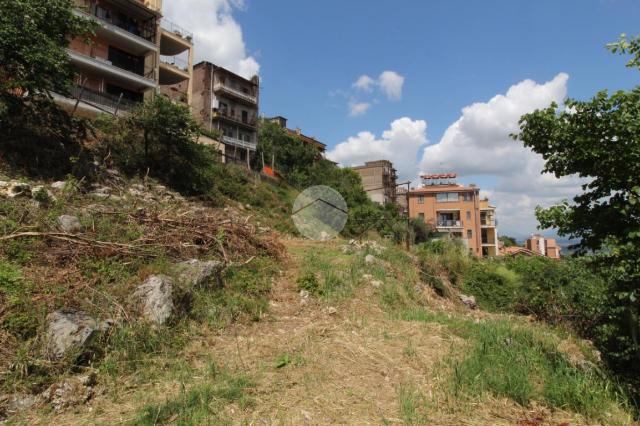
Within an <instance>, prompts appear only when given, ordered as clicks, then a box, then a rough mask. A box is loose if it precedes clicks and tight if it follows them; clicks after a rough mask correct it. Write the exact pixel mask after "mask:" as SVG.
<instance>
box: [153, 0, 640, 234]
mask: <svg viewBox="0 0 640 426" xmlns="http://www.w3.org/2000/svg"><path fill="white" fill-rule="evenodd" d="M165 2H166V3H169V5H170V7H171V3H174V5H173V8H174V10H172V11H171V13H170V15H174V17H175V19H178V20H180V21H181V22H178V23H179V24H181V25H186V26H187V27H188V26H189V25H190V24H192V25H193V26H194V27H195V30H196V31H195V32H196V55H197V56H198V57H199V58H205V59H209V60H213V61H217V62H219V63H220V62H222V65H226V66H229V67H231V68H234V67H235V69H236V71H238V72H245V73H251V72H253V71H256V70H258V69H259V73H260V76H261V78H262V92H261V105H260V108H261V112H262V113H263V114H265V115H268V116H269V115H283V116H285V117H287V118H288V119H289V124H290V127H301V128H302V129H303V131H304V132H305V133H306V134H309V135H313V136H316V137H317V138H318V139H319V140H321V141H322V142H324V143H326V144H327V145H328V146H329V147H330V149H332V150H331V152H330V155H331V156H333V157H334V159H336V160H338V161H339V162H340V163H342V164H346V165H348V164H349V163H358V162H361V161H362V160H364V159H366V158H369V157H367V156H370V159H378V157H380V156H383V155H385V154H387V153H388V156H390V157H392V158H391V159H392V160H395V161H396V162H397V163H398V165H399V168H400V173H401V175H403V177H405V178H411V179H414V180H415V177H416V176H417V175H418V173H419V172H420V171H426V172H438V171H449V170H444V169H453V170H450V171H457V172H459V173H460V175H461V179H460V180H461V181H462V182H466V183H469V182H474V183H477V184H479V185H481V187H482V188H483V189H485V190H486V192H485V193H486V195H488V196H490V197H491V199H492V200H493V201H494V204H496V206H497V207H498V213H499V215H500V216H501V217H502V218H503V222H502V223H504V227H505V229H504V230H505V232H508V233H513V234H518V235H526V234H527V233H530V232H533V231H534V230H535V219H534V218H533V214H532V210H533V208H534V207H535V205H537V204H542V205H549V204H551V203H553V202H556V201H558V200H559V199H562V198H566V197H570V196H571V195H573V194H574V193H575V192H576V191H577V188H578V184H579V183H580V182H579V181H577V180H575V179H574V180H571V179H569V180H567V181H558V182H556V181H555V180H552V179H549V178H544V179H542V178H539V177H538V176H537V175H539V172H540V170H539V169H540V168H541V163H540V161H539V159H536V158H534V157H535V156H534V155H533V154H531V153H527V152H525V151H524V150H523V149H521V148H514V147H513V146H512V144H515V143H516V142H511V141H508V138H506V135H507V134H508V133H509V132H510V131H513V130H514V125H515V123H516V122H517V117H519V115H520V114H521V113H524V112H528V111H530V110H532V109H534V108H539V107H542V106H544V105H546V104H548V103H549V102H550V101H551V100H558V101H562V99H564V97H565V96H566V95H568V96H570V97H574V98H586V97H589V96H591V95H593V94H594V93H595V92H596V91H598V90H601V89H604V88H608V89H611V90H615V89H628V88H630V87H633V86H634V85H636V84H637V82H638V73H637V72H636V71H633V70H630V69H627V68H625V67H624V63H625V58H623V57H620V56H614V55H612V54H610V53H608V52H607V51H606V50H605V48H604V45H605V43H607V42H610V41H614V40H616V39H617V37H618V35H619V34H620V33H623V32H626V33H627V34H636V33H640V29H639V25H638V22H640V1H637V0H580V1H578V0H571V1H569V0H566V1H565V0H555V1H551V0H544V1H535V2H534V1H517V0H509V1H507V0H500V1H490V0H485V1H471V0H468V1H462V0H453V1H452V0H447V1H444V0H443V1H399V0H396V1H390V0H375V1H373V0H369V1H365V0H349V1H346V0H342V1H337V0H322V1H310V0H270V1H267V0H183V1H178V0H165ZM188 3H192V4H193V5H192V6H196V4H197V5H198V6H199V7H200V6H203V5H204V6H210V7H211V8H212V13H213V14H214V16H215V22H204V21H202V20H203V19H205V17H206V16H207V14H206V13H205V14H202V13H198V16H196V14H195V12H193V10H194V7H190V9H191V11H192V12H191V14H189V13H186V12H183V11H182V10H183V9H184V8H185V7H186V6H187V4H188ZM200 15H201V16H200ZM203 16H204V17H203ZM184 21H187V22H184ZM189 21H191V22H189ZM229 46H232V47H233V49H231V48H226V47H229ZM384 71H392V72H394V73H395V74H396V75H398V76H401V77H403V78H404V84H403V85H402V90H401V98H400V99H399V100H391V99H389V97H388V96H386V95H385V94H384V93H383V92H382V90H381V88H380V87H379V85H377V84H376V83H374V84H373V85H372V86H371V92H366V91H363V90H358V89H357V88H354V87H353V84H354V83H355V82H356V81H357V79H358V78H359V77H361V76H363V75H366V76H369V77H371V79H372V81H374V82H377V81H378V78H379V76H380V74H381V73H382V72H384ZM525 80H531V81H529V82H526V81H525ZM523 82H524V83H523ZM512 86H514V88H513V90H512V91H510V92H509V93H510V94H508V91H509V89H510V88H511V87H512ZM497 95H502V96H499V97H498V98H497V99H494V101H491V100H492V99H493V98H494V97H496V96H497ZM356 103H367V104H369V105H370V106H369V108H368V109H367V111H366V112H365V113H364V114H361V115H359V116H350V114H349V112H350V109H349V106H350V104H356ZM474 103H477V104H478V105H476V106H475V107H474V108H472V109H471V110H470V111H468V112H467V113H466V114H463V113H462V109H463V108H465V107H468V106H470V105H472V104H474ZM396 120H399V121H397V122H396ZM394 122H395V123H394ZM455 123H458V124H457V125H456V124H455ZM450 127H451V128H450ZM454 127H455V128H454ZM447 129H450V130H449V135H448V136H446V137H445V138H444V139H443V136H444V135H445V131H447ZM385 131H386V132H387V134H386V135H383V132H385ZM445 139H446V143H443V142H445ZM438 144H440V146H437V145H438ZM474 144H475V145H474ZM336 146H338V148H336ZM426 147H431V148H427V154H426V155H425V154H424V150H425V148H426ZM369 148H371V149H370V151H367V150H368V149H369ZM494 154H495V155H494ZM472 161H475V162H476V163H477V164H472ZM494 161H495V162H496V163H497V166H496V165H495V164H494V165H492V166H491V167H489V166H487V167H483V165H488V164H490V163H492V162H494ZM507 163H513V164H512V165H511V166H510V167H505V170H504V171H503V170H501V168H500V166H501V165H502V164H507ZM440 169H442V170H440ZM507 169H509V170H507ZM519 169H526V173H524V174H523V173H519V172H518V170H519ZM416 183H417V182H416Z"/></svg>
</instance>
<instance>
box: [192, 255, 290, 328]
mask: <svg viewBox="0 0 640 426" xmlns="http://www.w3.org/2000/svg"><path fill="white" fill-rule="evenodd" d="M277 271H278V264H277V262H276V261H275V260H274V259H272V258H270V257H258V258H256V259H254V260H253V261H252V262H250V263H249V264H247V265H241V266H235V267H231V268H229V269H228V270H227V271H226V273H225V276H224V277H223V282H224V284H223V286H222V287H215V288H200V289H196V291H195V292H194V295H193V306H192V309H191V316H192V318H194V319H196V320H198V321H201V322H204V323H207V324H209V325H210V326H213V327H217V328H222V327H224V326H226V325H228V324H231V323H233V322H234V321H237V320H239V319H248V320H251V321H259V320H260V318H261V317H262V316H263V315H264V314H265V313H266V312H267V310H268V307H269V301H268V293H269V291H270V290H271V285H272V280H273V278H274V277H275V275H276V273H277Z"/></svg>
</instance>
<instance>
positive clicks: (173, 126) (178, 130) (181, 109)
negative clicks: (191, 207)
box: [96, 96, 215, 195]
mask: <svg viewBox="0 0 640 426" xmlns="http://www.w3.org/2000/svg"><path fill="white" fill-rule="evenodd" d="M96 127H97V128H98V129H99V130H100V132H99V133H100V139H101V144H100V145H99V154H100V156H101V157H102V158H104V159H109V160H108V161H111V162H113V163H114V165H116V166H117V167H118V168H120V169H121V170H123V171H124V172H125V173H127V174H130V175H136V174H137V175H146V174H149V175H150V176H152V177H155V178H157V179H159V180H161V181H163V182H165V183H166V184H167V185H170V186H171V187H173V188H175V189H177V190H178V191H180V192H182V193H185V194H188V195H203V194H207V193H208V192H209V191H210V190H212V189H213V188H214V186H215V182H214V179H213V175H212V169H211V167H210V166H211V165H212V163H214V162H215V153H214V152H213V150H212V149H211V148H209V147H207V146H204V145H200V144H198V142H197V139H198V136H199V134H200V128H199V126H198V124H197V122H196V121H195V119H194V118H193V116H192V115H191V113H190V111H189V108H188V107H187V106H184V105H181V104H177V103H173V102H171V101H170V100H169V99H167V98H166V97H164V96H156V97H154V98H153V100H151V101H148V102H146V103H145V104H144V105H143V106H141V107H140V108H138V109H137V110H135V111H133V112H132V113H131V114H129V115H126V116H124V117H111V116H103V117H101V118H100V120H98V121H97V123H96Z"/></svg>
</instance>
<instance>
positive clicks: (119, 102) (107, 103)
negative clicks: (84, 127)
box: [71, 85, 142, 113]
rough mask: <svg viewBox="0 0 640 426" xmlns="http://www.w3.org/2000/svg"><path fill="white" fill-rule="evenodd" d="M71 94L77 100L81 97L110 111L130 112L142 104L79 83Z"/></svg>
mask: <svg viewBox="0 0 640 426" xmlns="http://www.w3.org/2000/svg"><path fill="white" fill-rule="evenodd" d="M71 96H72V97H73V98H74V99H76V100H78V99H80V100H81V101H83V102H85V103H87V104H89V105H90V106H93V107H96V108H98V109H102V110H104V111H105V112H110V113H116V112H117V111H126V112H130V111H133V110H134V109H136V108H138V107H140V106H141V105H142V103H141V102H135V101H132V100H129V99H125V98H121V97H120V96H115V95H112V94H110V93H105V92H98V91H95V90H91V89H87V88H86V87H85V88H84V89H83V88H82V87H80V86H77V85H74V86H73V87H72V88H71Z"/></svg>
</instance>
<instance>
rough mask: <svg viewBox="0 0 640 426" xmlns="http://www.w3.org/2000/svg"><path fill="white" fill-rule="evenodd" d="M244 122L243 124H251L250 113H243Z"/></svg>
mask: <svg viewBox="0 0 640 426" xmlns="http://www.w3.org/2000/svg"><path fill="white" fill-rule="evenodd" d="M242 122H243V123H248V122H249V113H248V112H247V111H244V110H243V111H242Z"/></svg>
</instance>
